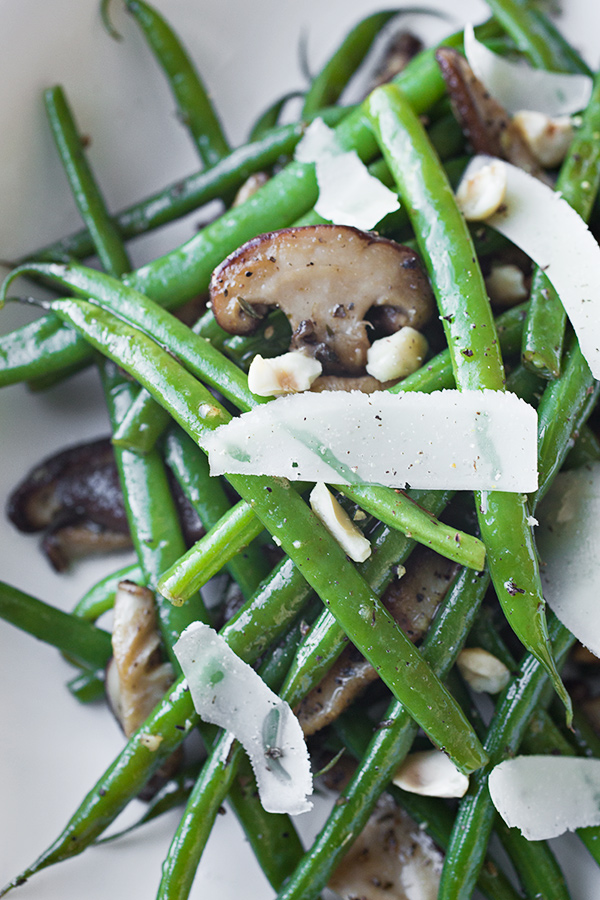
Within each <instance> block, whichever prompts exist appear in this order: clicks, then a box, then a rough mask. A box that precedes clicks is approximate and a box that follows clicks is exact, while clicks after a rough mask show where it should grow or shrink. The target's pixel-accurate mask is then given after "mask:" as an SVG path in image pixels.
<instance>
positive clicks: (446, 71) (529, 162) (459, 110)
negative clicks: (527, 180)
mask: <svg viewBox="0 0 600 900" xmlns="http://www.w3.org/2000/svg"><path fill="white" fill-rule="evenodd" d="M435 57H436V59H437V62H438V65H439V67H440V69H441V72H442V75H443V78H444V81H445V82H446V86H447V88H448V94H449V95H450V101H451V103H452V108H453V110H454V114H455V116H456V119H457V121H458V123H459V125H460V126H461V128H462V130H463V131H464V133H465V136H466V137H467V138H468V140H469V141H470V143H471V145H472V147H473V150H474V151H475V153H484V154H487V155H489V156H498V157H500V158H501V159H506V160H508V161H509V162H511V163H513V164H514V165H515V166H519V168H521V169H524V170H525V171H526V172H529V173H530V174H531V175H535V176H536V177H538V178H542V179H543V180H546V176H545V174H544V172H543V170H542V168H541V166H540V164H539V162H538V160H537V159H536V157H535V156H534V155H533V153H532V152H531V150H530V149H529V147H528V146H527V143H526V142H525V140H524V139H523V136H522V134H521V131H520V130H519V128H517V126H516V125H515V124H514V123H513V121H512V119H511V117H510V115H509V114H508V113H507V111H506V110H505V109H504V107H503V106H501V105H500V103H498V102H497V101H496V100H494V98H493V97H492V96H490V94H489V93H488V91H487V90H486V89H485V87H484V85H483V84H482V83H481V81H480V80H479V79H478V78H477V76H476V75H475V73H474V72H473V70H472V69H471V67H470V65H469V63H468V62H467V60H466V59H465V58H464V56H462V54H460V53H459V52H458V51H457V50H455V49H454V48H452V47H439V48H438V49H437V50H436V53H435Z"/></svg>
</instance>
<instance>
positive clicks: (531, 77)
mask: <svg viewBox="0 0 600 900" xmlns="http://www.w3.org/2000/svg"><path fill="white" fill-rule="evenodd" d="M465 56H466V57H467V61H468V63H469V65H470V66H471V68H472V69H473V72H474V73H475V75H476V76H477V78H479V80H480V81H481V82H483V84H484V85H485V87H486V88H487V90H488V91H489V92H490V94H491V95H492V97H494V98H495V99H496V100H497V101H498V102H499V103H501V104H502V106H504V108H505V109H507V110H508V112H510V113H515V112H517V111H518V110H521V109H531V110H536V111H537V112H543V113H547V114H548V115H549V116H563V115H569V114H570V113H574V112H579V110H582V109H585V107H586V106H587V105H588V102H589V99H590V97H591V94H592V79H591V78H589V77H588V76H587V75H577V74H570V73H565V72H547V71H546V70H544V69H534V68H532V66H529V65H527V63H524V62H523V63H521V62H512V61H511V60H508V59H505V58H504V57H503V56H498V54H497V53H492V51H491V50H488V48H487V47H486V46H485V44H482V43H481V42H480V41H478V40H477V38H476V37H475V32H474V31H473V26H472V25H466V26H465Z"/></svg>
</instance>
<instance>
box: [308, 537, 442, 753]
mask: <svg viewBox="0 0 600 900" xmlns="http://www.w3.org/2000/svg"><path fill="white" fill-rule="evenodd" d="M456 570H457V566H456V564H455V563H453V562H451V561H450V560H448V559H445V558H444V557H442V556H440V555H439V554H437V553H435V552H434V551H433V550H430V549H429V548H428V547H418V548H417V549H416V550H414V551H413V553H412V555H411V557H410V560H409V562H408V567H407V571H406V574H404V575H402V577H400V578H396V579H394V580H393V581H392V582H391V583H390V585H389V586H388V588H387V590H386V591H385V593H384V595H383V598H382V600H383V603H384V605H385V606H386V607H387V609H388V610H389V611H390V613H391V614H392V616H393V617H394V618H395V619H396V621H397V622H398V624H399V625H400V627H401V628H402V629H403V631H404V632H405V633H406V635H407V636H408V637H409V638H410V640H411V641H413V643H416V642H417V641H419V640H420V639H421V638H422V637H423V635H424V634H425V633H426V631H427V629H428V628H429V624H430V622H431V620H432V619H433V616H434V614H435V611H436V609H437V607H438V605H439V604H440V602H441V601H442V600H443V598H444V596H445V594H446V591H447V590H448V587H449V586H450V581H451V579H452V577H453V576H454V574H455V573H456ZM378 677H379V676H378V674H377V672H376V671H375V669H374V668H373V666H372V665H371V664H370V663H369V662H368V661H367V660H366V659H365V658H364V656H362V655H361V654H360V653H359V651H358V650H357V649H356V647H354V645H352V644H350V645H349V646H348V647H346V649H345V650H343V651H342V653H341V655H340V657H339V658H338V660H337V661H336V662H335V664H334V665H333V666H332V667H331V669H330V670H329V672H328V673H327V674H326V675H325V676H324V678H323V680H322V681H321V682H320V683H319V684H318V685H317V686H316V687H315V688H313V690H312V691H310V692H309V693H308V694H307V696H306V697H305V698H304V700H302V701H301V703H300V704H299V705H298V707H297V709H296V714H297V716H298V719H299V720H300V724H301V725H302V730H303V731H304V734H305V735H307V736H308V735H312V734H315V733H316V732H317V731H320V730H321V728H324V727H325V726H326V725H329V724H330V723H331V722H333V721H334V720H335V719H337V717H338V716H339V715H341V713H342V712H344V710H345V709H347V708H348V707H349V706H350V704H351V703H352V702H353V701H354V700H355V699H356V697H357V696H358V695H359V694H361V693H362V692H363V691H364V690H365V689H366V688H367V687H368V686H369V684H371V683H372V682H373V681H376V680H377V678H378Z"/></svg>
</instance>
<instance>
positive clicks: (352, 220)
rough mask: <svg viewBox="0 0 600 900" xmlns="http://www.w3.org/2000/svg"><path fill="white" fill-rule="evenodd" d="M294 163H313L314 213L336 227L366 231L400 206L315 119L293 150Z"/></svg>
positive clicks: (362, 164) (392, 193)
mask: <svg viewBox="0 0 600 900" xmlns="http://www.w3.org/2000/svg"><path fill="white" fill-rule="evenodd" d="M295 159H296V160H297V161H298V162H303V163H315V171H316V176H317V184H318V186H319V198H318V200H317V202H316V203H315V212H317V213H318V214H319V215H320V216H321V217H322V218H323V219H327V221H329V222H334V223H335V224H336V225H351V226H353V227H354V228H360V229H362V230H366V231H368V230H369V229H370V228H374V227H375V225H377V223H378V222H380V221H381V220H382V219H383V218H384V217H385V216H387V215H388V213H391V212H394V211H395V210H397V209H398V208H399V206H400V204H399V202H398V197H397V195H396V194H395V193H394V192H393V191H390V189H389V188H387V187H386V186H385V185H384V184H382V183H381V181H379V179H378V178H375V176H373V175H371V174H370V173H369V171H368V169H367V167H366V166H365V164H364V163H363V162H361V160H360V158H359V157H358V154H357V153H356V151H354V150H352V151H345V150H344V149H343V148H342V147H341V145H340V144H339V142H338V140H337V138H336V136H335V132H334V131H333V130H332V129H331V128H329V126H327V125H326V124H325V122H324V121H323V120H322V119H315V120H314V122H312V123H311V124H310V125H309V127H308V128H307V129H306V132H305V134H304V137H303V138H302V140H301V141H300V143H299V144H298V146H297V147H296V153H295Z"/></svg>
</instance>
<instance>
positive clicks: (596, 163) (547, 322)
mask: <svg viewBox="0 0 600 900" xmlns="http://www.w3.org/2000/svg"><path fill="white" fill-rule="evenodd" d="M599 133H600V75H599V76H598V77H597V78H596V80H595V82H594V89H593V92H592V96H591V98H590V102H589V103H588V106H587V109H586V110H585V112H584V114H583V117H582V122H581V125H580V126H579V127H578V128H577V130H576V132H575V137H574V138H573V141H572V143H571V146H570V147H569V152H568V154H567V156H566V159H565V161H564V162H563V164H562V166H561V169H560V173H559V176H558V179H557V182H556V190H557V191H559V192H560V194H561V196H562V197H563V199H564V200H566V201H567V203H569V205H570V206H572V207H573V209H574V210H575V212H576V213H577V214H578V215H579V216H581V218H582V219H583V220H584V221H586V222H587V221H588V220H589V218H590V216H591V213H592V209H593V206H594V200H595V198H596V195H597V193H598V187H599V185H600V142H599V141H598V134H599ZM565 321H566V313H565V310H564V308H563V306H562V304H561V302H560V298H559V296H558V294H557V293H556V291H555V289H554V288H553V286H552V284H551V283H550V281H549V280H548V278H547V276H546V275H545V274H544V272H543V271H542V270H541V269H539V268H536V269H535V272H534V275H533V280H532V284H531V301H530V305H529V314H528V316H527V321H526V323H525V332H524V334H523V351H522V352H523V360H524V361H525V363H526V364H527V365H528V366H530V367H531V368H532V369H534V370H535V371H537V372H539V373H540V374H541V375H543V376H544V377H546V378H557V377H558V375H559V374H560V366H561V357H562V351H563V341H564V332H565Z"/></svg>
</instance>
